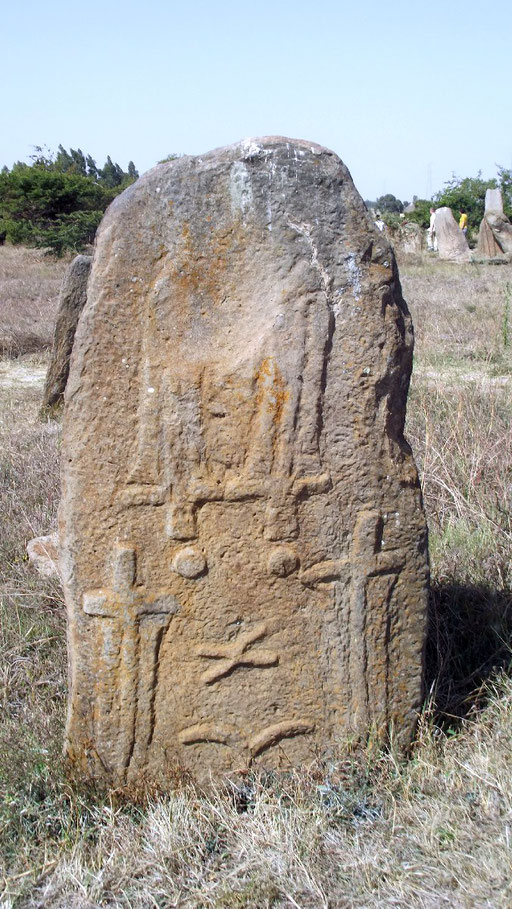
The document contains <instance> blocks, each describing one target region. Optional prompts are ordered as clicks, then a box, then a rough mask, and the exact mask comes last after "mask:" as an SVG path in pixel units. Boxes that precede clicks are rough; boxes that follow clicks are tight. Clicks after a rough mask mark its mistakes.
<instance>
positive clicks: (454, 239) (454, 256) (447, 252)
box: [436, 206, 471, 262]
mask: <svg viewBox="0 0 512 909" xmlns="http://www.w3.org/2000/svg"><path fill="white" fill-rule="evenodd" d="M436 236H437V248H438V251H439V258H440V259H451V260H452V261H453V262H469V261H470V259H471V253H470V250H469V246H468V243H467V240H466V237H465V236H464V234H463V233H462V231H461V230H460V228H459V226H458V224H457V222H456V220H455V218H454V217H453V215H452V212H451V209H450V208H448V206H445V207H444V208H437V209H436Z"/></svg>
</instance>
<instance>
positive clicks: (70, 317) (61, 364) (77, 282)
mask: <svg viewBox="0 0 512 909" xmlns="http://www.w3.org/2000/svg"><path fill="white" fill-rule="evenodd" d="M91 263H92V256H75V258H74V259H73V261H72V262H71V264H70V265H69V268H68V269H67V271H66V273H65V275H64V278H63V281H62V287H61V290H60V295H59V307H58V310H57V321H56V323H55V333H54V336H53V347H52V352H51V356H50V363H49V365H48V371H47V373H46V382H45V386H44V391H43V407H44V408H55V407H58V406H59V405H60V404H62V402H63V400H64V391H65V388H66V382H67V380H68V375H69V363H70V360H71V351H72V350H73V342H74V340H75V333H76V327H77V325H78V320H79V318H80V314H81V312H82V310H83V308H84V306H85V301H86V299H87V281H88V280H89V272H90V270H91Z"/></svg>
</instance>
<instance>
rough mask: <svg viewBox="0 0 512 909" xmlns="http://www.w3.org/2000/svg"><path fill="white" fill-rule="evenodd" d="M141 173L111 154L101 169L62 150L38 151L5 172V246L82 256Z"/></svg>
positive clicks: (1, 222) (0, 189) (0, 228)
mask: <svg viewBox="0 0 512 909" xmlns="http://www.w3.org/2000/svg"><path fill="white" fill-rule="evenodd" d="M138 176H139V174H138V171H137V169H136V167H135V164H134V163H133V161H130V162H129V164H128V169H127V170H126V171H124V170H123V168H122V167H121V166H120V165H119V164H117V163H115V162H114V161H112V159H111V157H110V155H108V156H107V160H106V161H105V164H104V165H103V167H98V165H97V164H96V161H95V160H94V158H93V157H92V156H91V155H88V154H87V155H86V154H84V152H83V151H82V150H81V149H80V148H78V149H74V148H70V150H69V151H67V149H65V148H64V147H63V146H62V145H59V148H58V151H57V153H56V154H53V153H52V152H50V151H48V150H47V149H44V148H42V147H41V146H36V147H35V149H34V154H33V155H31V156H30V163H26V162H24V161H17V162H16V164H14V165H13V167H12V168H11V169H9V168H8V167H6V166H5V167H3V168H2V171H1V172H0V242H1V243H5V242H8V243H12V244H24V245H26V246H36V247H42V248H45V249H49V250H51V251H52V252H53V253H55V255H57V256H60V255H62V254H63V253H64V252H66V251H68V250H69V251H73V252H81V251H82V250H83V249H84V248H85V247H86V246H88V245H89V244H90V243H92V242H93V241H94V236H95V234H96V230H97V228H98V225H99V223H100V221H101V219H102V217H103V214H104V212H105V209H106V208H107V207H108V205H110V203H111V202H112V200H113V199H114V198H115V196H117V195H118V194H119V193H120V192H122V191H123V190H124V189H126V187H127V186H129V185H130V184H131V183H133V182H134V181H135V180H136V179H137V178H138Z"/></svg>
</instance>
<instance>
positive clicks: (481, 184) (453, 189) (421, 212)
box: [366, 165, 512, 232]
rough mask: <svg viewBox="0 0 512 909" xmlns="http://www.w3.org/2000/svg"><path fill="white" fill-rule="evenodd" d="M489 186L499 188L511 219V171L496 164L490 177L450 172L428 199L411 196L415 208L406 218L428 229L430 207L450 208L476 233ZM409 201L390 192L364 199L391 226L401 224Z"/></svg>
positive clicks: (505, 210)
mask: <svg viewBox="0 0 512 909" xmlns="http://www.w3.org/2000/svg"><path fill="white" fill-rule="evenodd" d="M488 189H500V190H501V194H502V197H503V210H504V212H505V214H506V215H507V216H508V217H509V218H512V170H509V169H507V168H506V167H501V166H500V165H498V166H497V176H496V177H493V178H491V179H490V180H483V179H482V173H481V171H479V173H478V174H477V176H476V177H457V176H456V175H455V174H453V175H452V177H451V179H450V180H448V181H447V182H446V183H445V184H444V186H443V188H442V189H440V190H439V191H438V192H436V193H434V195H433V196H432V198H431V199H418V197H417V196H414V197H413V204H414V211H411V212H407V213H406V215H405V217H406V219H407V221H413V222H415V223H416V224H419V225H420V227H423V228H425V229H426V228H428V226H429V221H430V209H431V208H442V207H444V206H446V207H448V208H451V210H452V212H453V215H454V216H455V217H456V219H457V220H458V219H459V215H460V213H461V212H465V213H466V214H467V216H468V226H469V229H470V231H473V232H477V231H478V229H479V227H480V222H481V220H482V218H483V216H484V211H485V193H486V191H487V190H488ZM408 204H409V203H408V202H402V201H401V200H400V199H397V198H396V196H394V195H393V194H392V193H386V194H385V195H383V196H380V197H379V198H378V199H376V200H375V202H372V201H370V200H368V199H367V200H366V206H367V207H368V208H373V209H374V210H376V211H378V212H380V214H381V216H382V218H383V220H384V221H385V222H386V223H388V224H389V225H390V226H393V225H396V224H397V223H399V222H402V223H403V220H404V219H403V218H401V217H400V216H401V215H403V214H404V209H405V208H407V207H408Z"/></svg>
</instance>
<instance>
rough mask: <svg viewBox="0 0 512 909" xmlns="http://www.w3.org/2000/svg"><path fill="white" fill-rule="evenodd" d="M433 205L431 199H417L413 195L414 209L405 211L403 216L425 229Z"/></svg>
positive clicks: (428, 222)
mask: <svg viewBox="0 0 512 909" xmlns="http://www.w3.org/2000/svg"><path fill="white" fill-rule="evenodd" d="M432 207H433V203H432V200H431V199H418V198H417V196H415V197H414V211H411V212H407V214H406V215H405V218H406V220H407V221H414V222H415V223H416V224H419V225H420V227H424V228H425V230H426V229H427V227H428V226H429V224H430V209H431V208H432Z"/></svg>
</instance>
